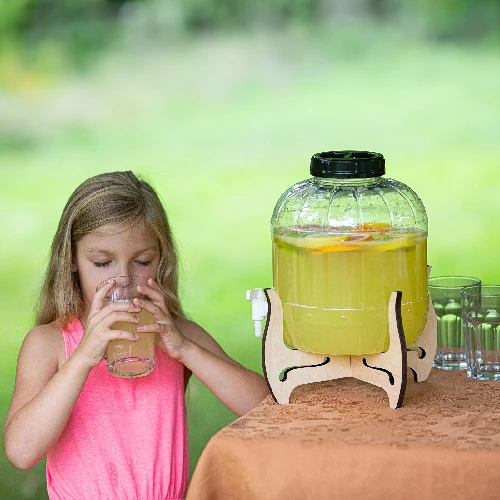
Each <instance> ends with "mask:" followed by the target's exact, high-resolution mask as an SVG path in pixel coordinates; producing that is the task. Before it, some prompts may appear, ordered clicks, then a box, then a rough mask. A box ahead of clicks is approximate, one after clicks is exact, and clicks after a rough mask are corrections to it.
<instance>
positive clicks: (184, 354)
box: [178, 320, 269, 416]
mask: <svg viewBox="0 0 500 500" xmlns="http://www.w3.org/2000/svg"><path fill="white" fill-rule="evenodd" d="M179 326H180V329H181V331H182V333H183V335H184V337H186V339H185V342H184V346H183V348H182V349H181V350H180V351H179V357H178V359H179V361H181V362H182V363H183V364H184V365H185V366H186V367H187V368H189V369H190V370H191V371H192V372H193V373H194V375H196V377H198V378H199V379H200V380H201V381H202V382H203V383H204V384H205V385H206V386H207V387H208V388H209V389H210V390H211V391H212V392H213V393H214V394H215V396H217V398H219V399H220V401H222V403H224V404H225V405H226V406H227V407H228V408H229V409H230V410H231V411H233V412H234V413H236V415H238V416H241V415H244V414H245V413H247V412H249V411H250V410H251V409H252V408H254V407H255V406H257V405H258V404H259V403H260V402H261V401H262V400H263V399H264V398H265V397H267V396H268V395H269V388H268V386H267V383H266V381H265V379H264V378H263V377H262V376H261V375H259V374H258V373H256V372H254V371H252V370H249V369H247V368H245V367H243V366H242V365H240V364H239V363H237V362H236V361H234V360H233V359H232V358H230V357H229V356H228V355H227V354H226V353H225V352H224V351H223V349H222V348H221V347H220V345H219V344H218V343H217V342H216V341H215V340H214V338H213V337H212V336H211V335H210V334H209V333H207V332H206V331H205V330H204V329H203V328H201V327H200V326H198V325H197V324H196V323H193V322H191V321H187V320H183V321H182V322H181V323H180V325H179Z"/></svg>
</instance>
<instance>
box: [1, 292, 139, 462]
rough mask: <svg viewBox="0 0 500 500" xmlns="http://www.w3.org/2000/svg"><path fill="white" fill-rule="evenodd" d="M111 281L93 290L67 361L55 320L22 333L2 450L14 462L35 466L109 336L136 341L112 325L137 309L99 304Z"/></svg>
mask: <svg viewBox="0 0 500 500" xmlns="http://www.w3.org/2000/svg"><path fill="white" fill-rule="evenodd" d="M112 286H114V284H110V285H107V286H105V287H103V289H102V291H101V290H99V292H97V293H96V294H95V297H94V300H93V301H92V305H91V311H90V313H89V317H88V324H87V328H86V330H85V332H84V334H83V338H82V341H81V342H80V344H79V345H78V347H77V348H76V349H75V351H74V352H73V354H72V355H71V356H70V357H69V358H68V360H67V361H64V341H63V338H62V335H61V332H60V331H59V330H58V329H57V328H56V327H55V326H54V325H42V326H37V327H35V328H34V329H33V330H31V332H29V333H28V335H27V336H26V339H25V340H24V342H23V345H22V347H21V352H20V353H19V359H18V365H17V374H16V383H15V386H14V394H13V396H12V402H11V405H10V408H9V412H8V414H7V420H6V423H5V430H4V444H5V453H6V455H7V457H8V459H9V460H10V462H11V463H12V464H13V465H15V466H16V467H18V468H20V469H29V468H30V467H33V466H34V465H36V464H37V463H38V462H39V461H40V460H41V459H42V458H43V457H44V456H45V455H46V454H47V452H48V451H49V450H50V448H51V447H52V446H53V445H54V443H55V442H56V441H57V439H58V438H59V436H60V435H61V433H62V432H63V430H64V428H65V427H66V424H67V422H68V419H69V417H70V415H71V412H72V410H73V407H74V405H75V403H76V401H77V399H78V396H79V395H80V393H81V391H82V388H83V385H84V384H85V381H86V380H87V376H88V374H89V373H90V370H91V369H92V368H93V367H94V366H97V365H98V364H99V363H100V362H101V361H102V358H103V356H104V352H105V350H106V347H107V345H108V343H109V341H110V340H112V339H118V338H122V339H127V340H137V339H136V338H134V335H133V334H132V333H130V332H125V331H122V330H111V326H112V325H113V324H114V323H116V322H117V321H129V322H132V323H137V322H138V319H137V318H136V317H135V316H134V315H133V314H132V312H137V311H139V310H140V309H139V308H136V307H135V306H134V305H133V304H131V303H130V302H125V303H123V302H113V303H111V304H109V305H107V306H106V307H102V300H103V298H104V296H105V295H106V293H107V292H108V291H109V289H110V288H112ZM58 353H62V354H60V355H58Z"/></svg>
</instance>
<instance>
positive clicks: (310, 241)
mask: <svg viewBox="0 0 500 500" xmlns="http://www.w3.org/2000/svg"><path fill="white" fill-rule="evenodd" d="M348 239H349V235H348V234H344V235H342V236H324V237H318V236H315V237H312V236H310V237H307V236H306V237H305V238H294V237H292V236H278V237H276V239H275V241H276V243H278V245H282V246H287V247H290V248H306V249H309V250H318V249H321V248H325V247H330V246H332V245H335V244H339V243H340V242H342V241H347V240H348Z"/></svg>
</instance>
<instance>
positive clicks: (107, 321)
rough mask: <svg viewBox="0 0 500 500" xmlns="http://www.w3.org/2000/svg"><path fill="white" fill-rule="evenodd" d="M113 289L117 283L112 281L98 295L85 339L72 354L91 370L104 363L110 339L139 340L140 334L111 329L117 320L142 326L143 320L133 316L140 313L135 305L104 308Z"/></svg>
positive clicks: (112, 305)
mask: <svg viewBox="0 0 500 500" xmlns="http://www.w3.org/2000/svg"><path fill="white" fill-rule="evenodd" d="M114 286H115V282H114V281H111V282H110V283H107V284H106V285H104V286H103V287H102V288H100V289H99V290H98V291H97V292H96V293H95V295H94V298H93V299H92V304H91V306H90V312H89V316H88V319H87V328H85V332H84V334H83V337H82V340H81V342H80V344H79V345H78V347H77V348H76V349H75V352H74V353H73V355H76V356H78V357H79V358H80V359H81V360H82V361H83V362H84V363H85V364H88V366H89V367H91V368H92V367H94V366H97V365H98V364H99V363H100V362H101V361H102V358H103V357H104V354H105V352H106V348H107V347H108V344H109V342H110V341H111V340H116V339H124V340H131V341H136V340H138V339H139V335H136V334H134V333H130V332H127V331H124V330H111V327H112V326H113V325H114V324H115V323H116V322H117V321H127V322H129V323H132V324H138V323H140V319H139V318H138V317H137V316H135V315H134V314H133V313H138V312H139V311H140V310H141V309H140V307H137V306H136V305H134V304H133V303H132V302H110V303H108V304H106V305H105V298H106V295H107V293H108V292H109V291H110V290H111V289H112V288H113V287H114Z"/></svg>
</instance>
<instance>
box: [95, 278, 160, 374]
mask: <svg viewBox="0 0 500 500" xmlns="http://www.w3.org/2000/svg"><path fill="white" fill-rule="evenodd" d="M111 280H113V281H115V283H116V284H115V286H114V287H113V288H112V289H111V290H110V291H109V292H108V294H107V296H106V299H107V300H108V301H109V302H130V301H132V300H133V299H134V298H135V297H138V298H140V299H143V300H150V299H149V297H147V296H145V295H143V294H141V293H139V291H138V290H137V287H138V286H139V285H143V286H145V285H147V282H148V278H145V277H142V276H117V277H115V278H110V279H108V280H106V281H103V282H102V283H100V284H99V285H98V287H97V290H99V289H100V288H101V287H102V286H104V285H105V284H106V283H109V282H110V281H111ZM133 314H134V315H135V316H138V317H139V318H140V320H141V321H140V323H138V324H136V323H129V322H128V321H118V322H116V323H115V324H114V325H113V326H112V327H111V329H112V330H125V331H128V332H132V333H135V334H138V335H139V339H138V340H136V341H134V342H133V341H130V340H124V339H117V340H112V341H111V342H110V343H109V344H108V348H107V350H106V356H105V359H106V361H107V363H108V370H109V371H110V372H111V373H112V374H113V375H114V376H115V377H125V378H134V377H142V376H144V375H147V374H148V373H151V371H153V369H154V367H155V333H151V332H138V331H137V327H138V326H141V325H149V324H151V323H155V322H156V320H155V318H154V316H153V315H152V314H151V313H150V312H149V311H146V310H145V309H141V311H140V312H138V313H133Z"/></svg>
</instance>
